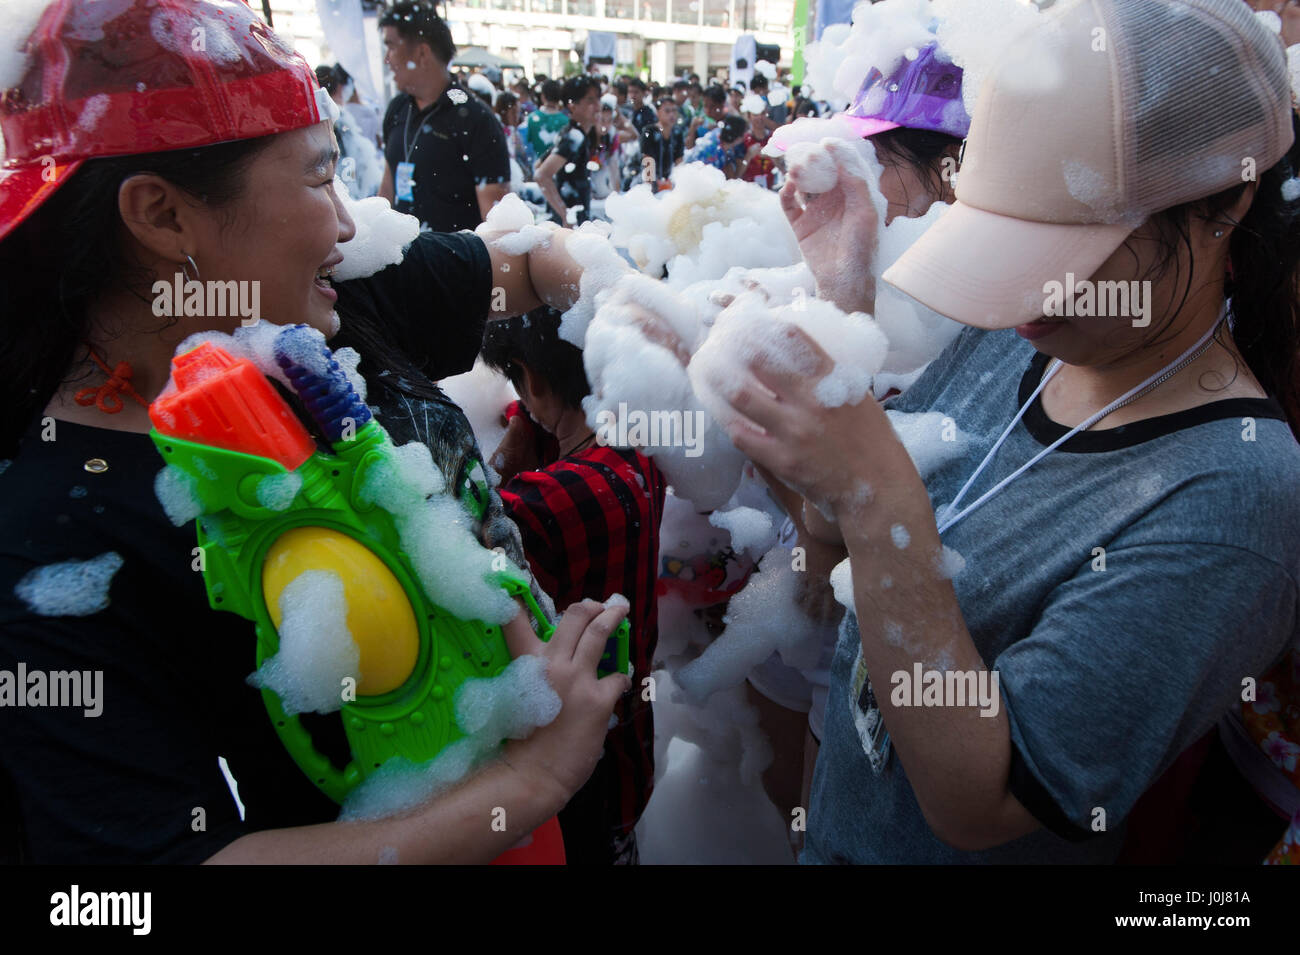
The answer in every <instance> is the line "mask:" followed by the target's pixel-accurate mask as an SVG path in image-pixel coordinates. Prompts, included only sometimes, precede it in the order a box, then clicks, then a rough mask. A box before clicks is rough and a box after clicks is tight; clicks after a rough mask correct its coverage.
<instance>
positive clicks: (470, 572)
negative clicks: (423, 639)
mask: <svg viewBox="0 0 1300 955" xmlns="http://www.w3.org/2000/svg"><path fill="white" fill-rule="evenodd" d="M446 486H447V484H446V479H445V477H444V476H443V474H442V472H441V471H439V470H438V467H437V465H435V464H434V463H433V457H432V455H431V454H430V453H429V449H428V448H427V447H425V446H424V445H422V444H420V443H418V442H414V441H412V442H409V443H407V444H404V445H402V446H401V447H399V448H397V449H395V453H394V454H391V455H387V456H384V457H382V458H379V459H378V460H376V461H375V462H374V463H373V464H371V465H370V467H368V468H367V469H366V471H365V472H364V475H363V476H362V478H361V485H360V488H359V490H358V498H359V500H361V501H362V502H363V503H370V504H375V505H378V506H379V507H382V508H383V509H384V510H386V511H388V512H389V513H390V514H391V515H392V516H393V522H394V524H395V525H396V527H397V533H398V536H399V538H400V539H401V542H402V549H403V550H404V551H406V553H407V554H408V555H409V556H410V558H411V564H412V566H413V567H414V568H415V572H416V574H417V575H418V576H419V578H420V583H421V584H423V585H424V589H425V593H427V594H428V596H429V598H430V599H431V600H432V601H433V602H434V603H436V604H437V605H438V606H440V607H442V608H443V609H445V610H446V611H448V612H449V613H451V614H452V615H453V616H456V617H460V618H461V619H462V620H481V621H483V622H485V623H491V624H501V623H505V622H507V621H508V620H510V619H512V618H513V617H514V616H515V614H516V613H517V612H518V607H517V606H516V605H515V602H514V601H513V600H512V599H511V598H510V596H509V595H508V594H507V593H506V592H505V591H504V590H503V589H502V588H501V587H500V586H499V585H498V584H497V583H496V579H497V577H498V568H497V566H496V561H497V559H498V555H497V554H495V553H493V552H492V551H490V550H488V549H487V548H485V547H484V546H483V545H482V544H481V543H479V540H478V538H477V537H476V536H475V534H474V529H473V527H472V522H471V518H470V515H469V514H468V512H467V511H466V510H465V509H464V507H463V506H462V505H461V504H460V503H459V502H458V501H457V500H456V499H455V498H453V497H451V496H449V495H446V494H444V493H443V491H444V490H445V489H446ZM511 568H513V570H514V572H515V573H517V574H521V572H520V571H519V569H518V568H516V567H514V566H513V564H512V565H511Z"/></svg>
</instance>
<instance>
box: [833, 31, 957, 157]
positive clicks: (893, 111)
mask: <svg viewBox="0 0 1300 955" xmlns="http://www.w3.org/2000/svg"><path fill="white" fill-rule="evenodd" d="M937 49H938V46H937V45H936V44H934V43H931V44H930V45H929V46H927V47H925V48H924V49H923V50H921V52H920V53H919V54H918V55H917V57H916V59H914V60H908V59H904V60H903V62H902V65H900V66H899V68H898V69H897V70H895V71H894V73H893V75H891V76H890V77H888V78H885V77H884V76H882V75H881V73H880V71H879V70H877V69H874V68H873V69H872V70H871V72H870V73H868V74H867V78H866V79H865V80H863V82H862V88H861V89H860V90H858V95H857V96H856V97H855V98H854V100H853V105H852V106H850V107H849V108H848V111H847V112H846V113H843V114H842V115H843V117H844V119H845V120H847V121H848V123H849V125H851V126H852V127H853V128H854V129H856V130H857V131H858V135H859V136H874V135H875V134H876V133H883V132H884V131H885V130H887V129H897V128H898V127H900V126H904V127H906V128H908V129H929V130H933V131H934V132H937V133H947V134H948V135H949V136H955V137H957V138H958V139H965V138H966V133H967V132H968V131H969V130H970V117H969V116H967V115H966V107H965V106H964V105H963V104H962V100H961V67H960V66H957V65H956V64H955V63H941V62H940V61H939V60H938V59H937V58H936V57H935V51H936V50H937Z"/></svg>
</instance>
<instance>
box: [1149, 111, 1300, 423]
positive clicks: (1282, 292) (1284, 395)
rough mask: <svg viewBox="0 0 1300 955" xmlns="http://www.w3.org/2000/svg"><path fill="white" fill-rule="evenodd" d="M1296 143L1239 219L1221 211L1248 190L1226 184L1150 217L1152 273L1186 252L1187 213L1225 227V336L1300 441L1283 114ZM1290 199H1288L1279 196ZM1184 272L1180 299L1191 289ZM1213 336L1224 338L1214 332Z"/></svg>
mask: <svg viewBox="0 0 1300 955" xmlns="http://www.w3.org/2000/svg"><path fill="white" fill-rule="evenodd" d="M1291 124H1292V128H1293V130H1294V131H1295V134H1296V140H1295V141H1294V142H1293V143H1292V144H1291V148H1290V149H1289V150H1288V151H1287V154H1286V155H1285V156H1283V157H1282V159H1281V160H1279V161H1278V162H1277V163H1276V164H1275V165H1273V166H1272V167H1271V168H1269V169H1267V170H1265V172H1264V173H1263V174H1262V175H1260V177H1259V185H1258V188H1257V189H1256V191H1255V197H1254V199H1252V200H1251V204H1250V208H1249V209H1247V210H1246V213H1245V215H1243V216H1242V217H1241V219H1240V220H1233V219H1232V218H1231V217H1230V216H1229V214H1228V210H1229V209H1231V208H1232V206H1233V205H1234V204H1236V202H1237V201H1238V200H1240V199H1241V196H1242V193H1243V192H1244V191H1245V190H1246V189H1247V188H1248V187H1249V183H1248V182H1242V183H1241V184H1240V185H1235V186H1232V187H1231V188H1229V189H1225V190H1224V191H1222V192H1219V193H1216V194H1215V195H1213V196H1209V197H1208V198H1205V199H1200V200H1197V201H1195V202H1190V203H1186V204H1184V205H1181V206H1175V207H1174V208H1172V209H1166V210H1164V211H1163V212H1159V213H1157V214H1156V215H1154V216H1152V219H1151V221H1152V224H1153V226H1154V228H1155V233H1156V238H1157V241H1159V242H1160V243H1161V245H1162V246H1163V255H1162V256H1161V259H1160V260H1159V262H1158V263H1157V270H1160V271H1163V270H1166V269H1168V268H1169V266H1170V265H1171V264H1172V263H1175V262H1176V261H1177V252H1178V246H1179V244H1182V245H1184V246H1186V248H1187V252H1188V255H1189V257H1190V256H1191V253H1192V248H1191V237H1190V233H1189V230H1188V225H1189V222H1190V221H1191V218H1192V217H1193V216H1197V217H1202V218H1205V219H1207V220H1209V221H1211V222H1220V223H1223V224H1224V225H1226V226H1233V227H1234V228H1233V232H1232V237H1231V239H1230V240H1229V245H1228V255H1229V263H1230V269H1229V274H1228V278H1227V282H1226V285H1225V293H1226V295H1227V296H1228V298H1230V299H1231V300H1232V315H1231V326H1232V328H1231V334H1232V338H1233V341H1234V342H1235V343H1236V346H1237V350H1238V351H1240V352H1241V357H1242V358H1243V359H1245V362H1246V364H1247V365H1248V366H1249V367H1250V371H1251V373H1252V374H1253V375H1254V376H1255V378H1256V379H1257V380H1258V381H1259V383H1260V385H1261V386H1262V387H1263V388H1264V390H1265V391H1266V392H1267V393H1268V394H1270V395H1272V396H1274V397H1276V398H1277V400H1278V402H1279V403H1280V404H1281V405H1282V408H1283V410H1284V411H1285V412H1286V416H1287V421H1288V422H1289V423H1290V425H1291V431H1292V433H1293V434H1295V435H1296V437H1297V438H1300V367H1298V363H1300V195H1295V194H1292V193H1291V192H1290V191H1289V190H1288V193H1287V194H1286V195H1284V194H1283V189H1282V186H1283V183H1286V182H1287V181H1288V180H1291V179H1293V178H1294V177H1295V176H1296V171H1297V169H1300V118H1297V117H1296V116H1295V115H1294V114H1293V115H1292V117H1291ZM1287 195H1290V196H1291V198H1287ZM1190 273H1191V269H1190V268H1189V274H1188V278H1187V286H1186V287H1185V289H1184V293H1183V301H1186V299H1187V296H1188V295H1189V294H1190V292H1191V282H1192V278H1191V274H1190ZM1218 334H1219V335H1220V336H1222V335H1224V334H1227V332H1226V330H1225V329H1224V328H1220V330H1219V333H1218Z"/></svg>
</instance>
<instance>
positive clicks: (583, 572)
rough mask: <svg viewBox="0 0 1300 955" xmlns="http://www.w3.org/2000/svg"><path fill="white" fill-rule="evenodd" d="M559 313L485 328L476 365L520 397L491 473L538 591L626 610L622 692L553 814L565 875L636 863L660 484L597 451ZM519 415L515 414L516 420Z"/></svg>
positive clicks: (648, 753) (626, 454)
mask: <svg viewBox="0 0 1300 955" xmlns="http://www.w3.org/2000/svg"><path fill="white" fill-rule="evenodd" d="M560 317H561V316H560V313H559V312H556V311H554V310H553V309H549V308H542V309H538V310H536V311H534V312H530V313H529V314H527V315H522V316H519V317H518V318H512V319H505V320H502V321H496V322H492V323H490V324H489V325H488V330H487V333H486V335H485V336H484V341H483V358H484V360H485V361H486V362H487V363H488V364H489V365H491V366H492V367H494V368H496V369H498V370H500V371H502V372H504V373H505V374H506V375H507V376H509V378H510V380H511V381H512V382H513V383H514V386H515V389H516V390H517V391H518V392H519V394H520V395H521V397H522V399H523V401H522V407H521V403H518V402H517V403H515V404H513V405H511V407H510V408H509V409H508V411H507V415H508V418H509V427H508V429H507V431H506V436H505V438H504V439H503V440H502V443H501V447H500V448H499V449H498V450H497V453H496V454H494V455H493V456H492V459H491V462H490V463H491V464H492V467H494V468H495V469H496V470H497V471H498V472H499V473H500V475H501V481H502V485H501V489H500V491H501V500H502V501H503V503H504V504H505V507H506V511H507V513H509V514H510V516H511V517H512V518H513V519H514V521H515V523H516V524H518V526H519V531H520V534H521V536H522V538H523V543H524V552H525V553H526V555H527V557H528V562H529V564H530V566H531V568H532V571H533V574H534V575H535V576H536V578H537V582H538V583H539V584H540V585H541V587H542V589H543V590H545V591H546V592H547V593H548V594H550V595H551V597H553V598H554V599H555V601H556V606H559V607H567V606H568V605H569V604H570V603H572V602H574V601H580V600H582V599H584V598H588V597H589V598H593V599H596V600H605V599H606V598H608V597H609V596H610V595H611V594H616V593H617V594H622V595H623V596H624V597H626V598H627V600H628V602H629V603H630V604H631V609H630V610H629V612H628V617H627V619H628V622H629V623H630V624H631V628H632V634H631V647H630V659H631V662H632V666H633V674H632V689H631V690H630V691H629V692H628V694H627V695H626V696H625V697H624V698H623V699H622V700H621V701H620V702H619V704H618V706H617V707H616V708H615V710H614V715H615V717H617V719H618V723H617V725H614V726H613V727H612V728H611V730H610V733H609V736H608V737H607V738H606V740H605V754H604V757H603V758H602V759H601V761H600V763H599V764H597V766H596V771H595V772H594V773H593V774H592V777H591V779H590V780H588V781H587V784H586V785H585V786H583V788H582V789H581V790H579V792H578V793H577V794H576V795H575V796H574V797H573V799H572V800H571V801H570V802H569V805H568V806H566V807H565V809H564V810H563V811H562V812H561V813H560V827H561V829H562V830H563V832H564V849H565V855H566V856H567V858H568V861H569V863H570V864H579V865H581V864H605V865H608V864H618V863H635V862H636V861H637V851H636V839H635V835H634V831H633V830H634V828H635V826H636V823H637V820H638V819H639V818H640V817H641V813H642V812H643V811H644V809H645V806H646V802H647V801H648V800H649V798H650V791H651V789H652V787H653V785H654V720H653V715H652V713H651V704H650V701H649V700H648V699H646V698H645V697H646V696H648V695H649V694H646V693H644V692H643V688H642V680H644V679H645V678H646V677H647V676H649V675H650V664H651V661H652V660H653V658H654V651H655V644H656V643H657V642H658V638H659V633H658V628H657V626H658V613H657V608H656V602H655V581H656V577H657V568H658V555H659V522H660V519H661V517H662V515H663V507H664V486H665V482H664V479H663V475H662V474H660V472H659V469H658V468H657V467H655V465H654V464H653V463H652V462H651V461H650V459H649V458H647V457H645V456H644V455H642V454H640V453H638V452H637V451H635V450H633V449H631V448H614V447H607V446H605V445H602V444H600V443H598V442H597V440H596V435H595V433H594V432H593V431H592V430H591V428H590V427H588V425H587V421H586V416H585V414H584V413H583V410H582V399H583V398H584V397H585V396H586V395H587V394H589V393H590V390H591V389H590V386H589V385H588V383H587V376H586V373H585V372H584V370H583V366H582V352H581V351H580V350H579V349H578V348H576V347H574V346H573V345H571V344H569V343H568V342H566V341H564V340H562V339H561V338H560V337H559V323H560ZM525 408H526V409H527V410H524V409H525Z"/></svg>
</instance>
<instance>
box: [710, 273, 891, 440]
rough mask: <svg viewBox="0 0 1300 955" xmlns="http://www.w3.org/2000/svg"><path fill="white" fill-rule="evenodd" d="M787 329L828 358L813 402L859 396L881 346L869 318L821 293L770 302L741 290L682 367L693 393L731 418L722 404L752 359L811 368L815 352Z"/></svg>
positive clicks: (879, 361)
mask: <svg viewBox="0 0 1300 955" xmlns="http://www.w3.org/2000/svg"><path fill="white" fill-rule="evenodd" d="M794 328H799V329H802V330H803V331H804V332H805V333H806V334H807V335H808V337H809V338H810V339H812V341H813V342H814V343H816V344H817V345H818V346H820V347H821V349H822V350H823V351H824V352H826V353H827V354H828V355H830V356H833V358H834V364H833V366H832V367H831V368H830V369H829V370H828V371H826V372H825V374H824V375H823V377H822V378H820V379H819V380H818V382H817V384H816V386H815V392H814V393H815V396H816V398H817V400H818V401H819V402H821V403H822V404H823V405H825V406H826V407H830V408H834V407H839V406H840V405H844V404H857V403H858V402H860V401H861V400H862V399H863V398H864V397H865V396H866V395H867V393H868V392H869V391H870V390H871V378H872V376H873V375H874V374H875V373H876V372H877V371H879V370H880V368H881V366H882V365H883V363H884V360H885V354H886V352H887V351H888V348H889V343H888V341H886V339H885V336H884V334H883V333H882V332H881V331H880V329H879V327H878V326H877V325H876V323H875V322H874V321H872V320H871V318H870V317H869V316H867V315H863V314H861V313H856V312H855V313H853V314H848V315H846V314H845V313H844V312H841V311H840V310H839V309H838V308H836V307H835V306H834V305H832V304H831V303H830V302H826V301H822V300H821V299H811V300H807V301H805V302H800V303H796V304H794V305H784V306H780V307H778V308H770V307H769V306H768V304H767V303H766V302H765V301H764V300H763V298H762V297H761V296H759V295H755V294H747V295H742V296H740V297H738V298H737V299H736V300H735V301H734V302H733V303H732V304H731V305H730V306H728V307H727V309H726V310H725V311H723V312H722V314H721V315H719V316H718V318H717V320H716V322H715V324H714V327H713V331H712V332H711V333H710V335H709V337H708V339H707V340H706V341H705V343H704V344H703V345H702V346H701V347H700V350H699V351H698V352H697V353H696V355H695V357H694V358H693V359H692V361H691V364H690V367H689V369H688V370H689V373H690V378H691V382H692V384H693V385H694V386H695V389H696V393H697V394H699V395H700V397H701V400H703V402H704V404H705V407H707V408H708V409H709V410H710V411H711V412H712V413H713V416H714V417H715V418H717V419H718V420H719V421H721V422H723V423H724V424H725V423H729V422H730V421H732V420H734V419H735V418H736V417H737V415H736V412H734V411H733V410H732V409H731V406H730V403H729V402H730V400H732V399H734V398H735V396H736V394H737V393H738V391H739V387H740V385H739V383H740V382H742V381H744V380H745V378H746V376H747V374H748V372H747V371H746V366H748V365H749V364H751V363H753V362H755V361H758V360H760V359H761V360H762V361H764V362H766V363H768V364H770V365H771V366H772V367H774V368H780V369H783V370H786V371H789V372H792V373H794V374H798V375H812V374H815V373H816V372H817V370H818V365H817V357H818V356H817V355H816V354H815V352H813V351H812V349H810V348H808V347H807V346H806V345H804V344H803V343H802V342H801V340H800V339H798V338H797V337H794V336H793V335H792V330H793V329H794Z"/></svg>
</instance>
